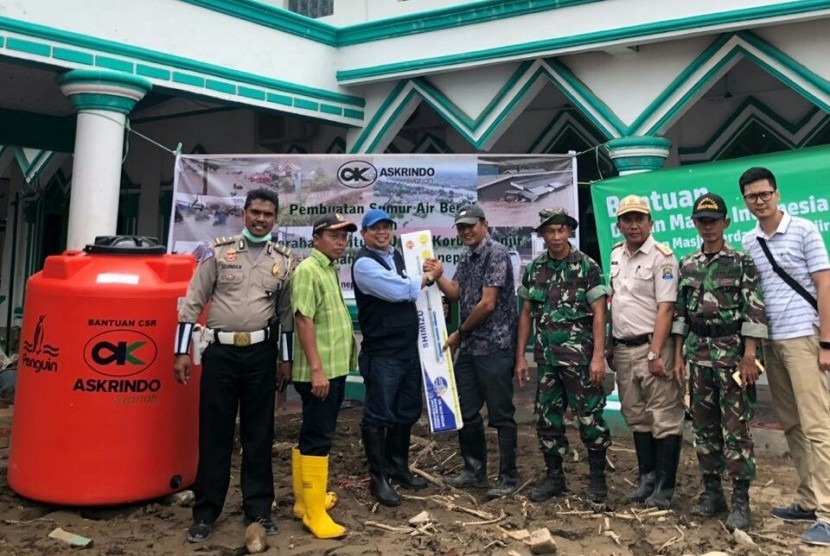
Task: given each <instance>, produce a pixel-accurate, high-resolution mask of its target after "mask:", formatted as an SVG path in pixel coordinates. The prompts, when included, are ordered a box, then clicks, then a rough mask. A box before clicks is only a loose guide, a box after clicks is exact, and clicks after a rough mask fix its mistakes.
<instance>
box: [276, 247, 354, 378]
mask: <svg viewBox="0 0 830 556" xmlns="http://www.w3.org/2000/svg"><path fill="white" fill-rule="evenodd" d="M291 305H292V307H293V308H294V314H297V313H300V314H301V315H303V316H304V317H308V318H310V319H312V320H313V321H314V332H315V337H316V338H317V353H318V355H319V356H320V362H321V363H322V364H323V372H325V374H326V377H328V378H337V377H339V376H343V375H345V374H348V372H349V371H350V370H351V369H356V368H357V345H356V343H355V340H354V330H353V329H352V319H351V317H350V316H349V310H348V309H347V308H346V301H345V300H344V299H343V292H342V290H341V289H340V279H339V278H338V276H337V265H336V264H335V263H334V261H332V260H331V259H329V258H328V257H327V256H325V255H324V254H323V253H322V252H320V251H318V250H317V249H312V250H311V255H309V256H308V257H307V258H306V259H305V260H303V262H301V263H300V264H299V265H298V266H297V268H296V270H294V275H293V276H292V278H291ZM295 331H296V327H295ZM292 378H293V380H294V382H311V368H310V366H309V364H308V359H307V358H306V356H305V353H304V352H303V349H302V347H301V346H300V337H299V335H298V334H296V332H295V334H294V370H293V373H292Z"/></svg>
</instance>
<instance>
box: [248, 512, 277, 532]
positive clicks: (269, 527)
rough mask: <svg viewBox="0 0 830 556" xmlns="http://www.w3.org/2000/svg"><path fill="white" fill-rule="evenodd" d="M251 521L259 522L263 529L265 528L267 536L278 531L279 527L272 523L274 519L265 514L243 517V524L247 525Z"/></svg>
mask: <svg viewBox="0 0 830 556" xmlns="http://www.w3.org/2000/svg"><path fill="white" fill-rule="evenodd" d="M251 523H259V524H260V525H262V527H263V529H265V535H266V536H268V537H273V536H274V535H276V534H277V533H279V528H278V527H277V524H276V523H274V520H273V519H271V518H270V517H268V516H267V515H261V516H257V517H255V518H253V519H251V518H248V517H246V518H245V526H246V527H247V526H248V525H250V524H251Z"/></svg>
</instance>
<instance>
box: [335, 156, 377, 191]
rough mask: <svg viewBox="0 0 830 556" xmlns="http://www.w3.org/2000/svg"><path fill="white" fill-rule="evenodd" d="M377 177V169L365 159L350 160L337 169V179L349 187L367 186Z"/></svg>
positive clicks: (359, 187) (361, 187) (360, 187)
mask: <svg viewBox="0 0 830 556" xmlns="http://www.w3.org/2000/svg"><path fill="white" fill-rule="evenodd" d="M377 179H378V171H377V169H376V168H375V167H374V166H372V165H371V164H370V163H368V162H366V161H365V160H350V161H349V162H346V163H345V164H343V165H342V166H340V168H338V169H337V181H338V182H339V183H340V185H344V186H346V187H350V188H351V189H363V188H364V187H369V186H370V185H372V184H373V183H375V181H376V180H377Z"/></svg>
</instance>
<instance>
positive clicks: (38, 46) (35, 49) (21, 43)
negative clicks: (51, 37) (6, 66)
mask: <svg viewBox="0 0 830 556" xmlns="http://www.w3.org/2000/svg"><path fill="white" fill-rule="evenodd" d="M6 48H8V49H9V50H17V51H19V52H28V53H29V54H37V55H38V56H49V55H50V54H51V52H50V51H51V48H50V47H49V45H47V44H42V43H39V42H32V41H27V40H23V39H18V38H16V37H9V41H8V44H7V45H6Z"/></svg>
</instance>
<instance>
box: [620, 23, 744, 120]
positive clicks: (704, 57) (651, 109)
mask: <svg viewBox="0 0 830 556" xmlns="http://www.w3.org/2000/svg"><path fill="white" fill-rule="evenodd" d="M731 38H732V35H731V34H724V35H720V36H719V37H718V38H716V39H715V40H714V41H713V42H712V44H710V45H709V46H707V47H706V48H705V49H704V50H703V52H701V53H700V54H699V55H698V56H696V57H695V59H694V60H692V62H691V63H690V64H689V65H688V66H686V68H685V69H684V70H683V71H681V72H680V73H679V74H678V76H677V77H675V78H674V79H673V80H672V82H671V83H669V85H668V86H667V87H666V88H665V89H663V92H662V93H660V94H659V95H657V98H655V99H654V100H653V101H651V103H649V105H648V106H646V108H645V109H644V110H643V111H642V112H641V113H640V115H639V116H637V118H635V119H634V121H633V122H631V125H630V126H628V128H627V129H626V130H625V134H627V133H637V132H638V131H639V130H640V126H642V125H643V123H644V122H645V121H646V120H647V119H648V118H651V117H652V116H653V115H654V114H655V113H656V112H657V111H659V110H660V107H662V106H663V105H664V104H665V103H666V101H667V100H668V99H669V97H671V96H672V95H673V94H674V93H675V92H676V91H677V90H678V89H679V88H681V86H682V85H683V84H684V83H685V82H686V81H688V80H689V79H690V78H691V76H692V75H693V74H694V73H695V72H696V71H698V70H699V69H700V68H701V67H702V66H704V65H705V64H706V63H707V62H709V61H710V60H711V59H712V58H713V57H714V56H715V54H716V53H717V51H718V50H720V49H721V48H723V46H724V45H725V44H726V43H727V42H729V40H730V39H731ZM701 83H702V82H701ZM695 92H696V90H695Z"/></svg>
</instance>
